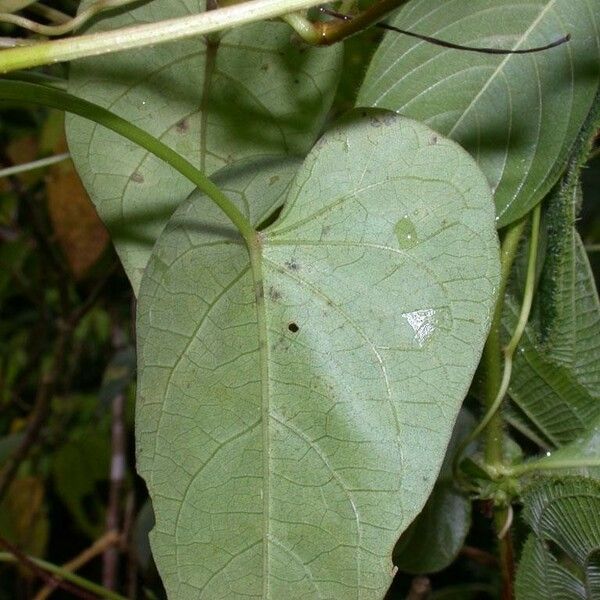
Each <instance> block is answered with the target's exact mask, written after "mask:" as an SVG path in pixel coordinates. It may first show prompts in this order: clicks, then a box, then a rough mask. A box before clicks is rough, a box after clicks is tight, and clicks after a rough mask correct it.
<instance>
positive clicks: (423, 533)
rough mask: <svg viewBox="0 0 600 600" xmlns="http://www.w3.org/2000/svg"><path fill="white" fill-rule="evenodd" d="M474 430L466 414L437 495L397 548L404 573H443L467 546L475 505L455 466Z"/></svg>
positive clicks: (457, 427)
mask: <svg viewBox="0 0 600 600" xmlns="http://www.w3.org/2000/svg"><path fill="white" fill-rule="evenodd" d="M474 426H475V420H474V419H473V417H472V416H471V414H469V413H468V412H466V411H465V410H462V411H461V412H460V414H459V415H458V419H457V421H456V424H455V426H454V431H453V432H452V438H451V439H450V443H449V444H448V450H447V451H446V458H445V459H444V463H443V464H442V468H441V470H440V474H439V476H438V478H437V481H436V482H435V486H434V487H433V491H432V492H431V495H430V496H429V499H428V500H427V503H426V504H425V506H424V507H423V510H422V511H421V513H420V514H419V516H418V517H417V518H416V519H415V520H414V521H413V522H412V523H411V524H410V527H409V528H408V529H407V530H406V531H405V532H404V533H403V534H402V535H401V536H400V539H399V540H398V543H397V544H396V547H395V548H394V564H395V565H397V566H398V568H399V569H401V570H402V571H406V572H407V573H415V574H421V573H435V572H437V571H441V570H442V569H445V568H446V567H448V566H449V565H450V564H451V563H452V562H453V561H454V559H455V558H456V556H457V555H458V553H459V552H460V549H461V548H462V547H463V545H464V543H465V538H466V537H467V533H468V532H469V529H470V528H471V502H470V499H469V496H468V494H466V493H465V492H464V491H463V490H461V489H460V488H459V487H458V486H457V484H456V482H455V481H454V477H453V473H452V464H453V462H454V460H455V458H456V452H457V451H458V448H459V445H460V443H461V442H462V440H463V439H465V438H466V437H467V435H468V434H469V433H470V432H471V431H472V430H473V428H474Z"/></svg>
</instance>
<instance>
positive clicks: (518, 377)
mask: <svg viewBox="0 0 600 600" xmlns="http://www.w3.org/2000/svg"><path fill="white" fill-rule="evenodd" d="M573 218H574V217H573ZM566 227H567V231H568V236H569V238H570V239H569V240H568V243H566V244H565V245H564V246H563V249H562V251H561V250H560V247H557V246H555V245H552V246H551V249H552V251H553V252H554V254H555V256H554V257H551V260H549V261H548V265H547V267H545V268H544V271H543V272H542V290H543V289H544V286H545V283H544V282H548V281H551V282H552V286H553V289H554V293H553V304H552V306H553V310H552V318H551V320H550V325H549V326H548V327H546V329H547V331H546V334H545V336H543V335H542V332H541V331H540V329H543V327H541V326H540V324H539V322H536V321H534V322H533V323H530V324H529V325H528V326H527V328H526V331H525V335H524V336H523V338H522V340H521V343H520V346H519V350H518V351H517V353H516V355H515V360H514V365H513V376H512V379H511V385H510V388H509V393H510V396H511V398H512V400H513V402H515V403H516V404H517V406H518V407H519V409H521V411H522V412H523V413H525V414H526V415H527V416H528V418H529V419H530V420H531V422H532V423H533V424H534V425H535V427H536V428H537V430H538V432H539V433H541V434H542V436H543V437H544V438H545V439H546V440H548V441H549V442H550V443H551V444H552V445H554V446H556V447H558V446H561V445H563V444H567V443H569V442H571V441H573V440H575V439H576V438H577V437H579V436H581V435H583V434H584V432H585V431H586V429H587V428H588V427H589V425H590V423H592V422H594V420H595V419H597V418H598V417H600V304H599V302H598V294H597V292H596V287H595V284H594V278H593V274H592V272H591V269H590V265H589V261H588V258H587V255H586V252H585V248H584V247H583V243H582V242H581V239H580V238H579V235H578V234H577V232H576V231H575V230H574V228H573V226H572V225H571V226H569V224H567V225H566ZM556 254H559V256H556ZM549 297H550V296H549V294H544V293H542V294H541V297H540V299H539V300H538V312H542V314H543V311H544V310H546V312H548V310H547V306H549V305H550V300H549ZM517 315H518V306H517V305H516V303H515V302H514V301H513V300H508V301H507V302H506V306H505V314H504V319H503V323H504V326H505V329H506V331H507V332H509V331H513V330H514V326H515V324H516V319H517ZM544 337H545V339H544Z"/></svg>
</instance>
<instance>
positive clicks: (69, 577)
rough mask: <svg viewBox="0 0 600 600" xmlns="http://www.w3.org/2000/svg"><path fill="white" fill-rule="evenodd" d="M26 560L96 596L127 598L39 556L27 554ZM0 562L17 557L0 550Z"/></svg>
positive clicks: (123, 599)
mask: <svg viewBox="0 0 600 600" xmlns="http://www.w3.org/2000/svg"><path fill="white" fill-rule="evenodd" d="M27 561H28V562H31V563H32V564H34V565H35V566H36V567H39V568H40V569H42V570H44V571H47V572H48V573H52V574H53V575H57V576H59V577H60V578H61V579H64V580H65V581H69V582H70V583H73V584H75V585H76V586H77V587H79V588H81V589H83V590H87V591H88V592H91V593H92V594H96V596H99V597H100V598H105V600H127V598H125V596H121V594H117V593H116V592H113V591H111V590H107V589H106V588H104V587H102V586H101V585H98V584H96V583H94V582H93V581H89V580H88V579H84V578H83V577H81V576H80V575H76V574H75V573H71V571H69V570H68V569H65V568H64V567H59V566H58V565H55V564H52V563H49V562H47V561H45V560H42V559H41V558H33V557H31V556H28V557H27ZM0 562H9V563H16V562H18V559H17V557H16V556H15V555H14V554H11V553H10V552H0Z"/></svg>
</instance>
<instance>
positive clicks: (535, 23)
mask: <svg viewBox="0 0 600 600" xmlns="http://www.w3.org/2000/svg"><path fill="white" fill-rule="evenodd" d="M555 3H556V0H550V2H548V4H546V6H544V8H543V9H542V10H541V11H540V14H539V15H538V16H537V18H536V19H535V20H534V21H533V23H532V24H531V25H530V26H529V27H528V28H527V30H526V31H525V32H524V33H523V35H522V36H521V37H520V38H519V40H518V41H517V42H516V43H515V45H514V46H513V47H512V50H517V49H518V48H519V47H520V46H521V44H523V42H525V41H526V40H527V38H528V37H529V35H530V34H531V33H532V32H533V31H534V30H535V28H536V27H537V26H538V25H539V24H540V22H541V21H542V19H543V18H544V17H545V15H546V12H547V11H548V10H550V9H551V8H552V7H553V6H554V4H555ZM511 58H514V55H512V54H507V55H506V56H505V57H504V58H503V59H502V61H501V62H500V64H499V65H498V66H497V67H496V69H495V70H494V72H493V73H492V74H491V76H490V77H489V78H488V80H487V81H486V82H485V85H483V87H482V88H481V90H479V92H478V93H477V95H476V96H475V97H474V98H473V100H471V102H470V103H469V105H468V106H467V108H466V109H465V110H464V111H463V112H462V114H461V115H460V117H459V118H458V120H457V121H456V123H455V124H454V125H453V126H452V129H451V130H450V131H449V132H448V134H447V136H448V137H452V135H453V133H454V132H455V131H456V128H457V127H459V126H460V124H461V123H462V121H463V119H464V118H465V116H466V115H467V114H468V113H469V112H470V111H471V109H472V108H473V106H475V104H476V103H477V101H478V100H479V98H481V96H482V95H483V94H484V93H485V92H486V90H487V89H488V87H489V86H490V85H491V84H492V82H493V81H494V79H495V78H496V77H497V76H498V74H499V73H500V72H501V71H502V70H503V69H504V66H505V65H506V64H507V63H508V61H509V60H510V59H511Z"/></svg>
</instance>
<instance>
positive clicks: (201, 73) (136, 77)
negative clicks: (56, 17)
mask: <svg viewBox="0 0 600 600" xmlns="http://www.w3.org/2000/svg"><path fill="white" fill-rule="evenodd" d="M93 1H94V0H87V1H86V2H83V3H82V8H85V7H86V6H89V5H90V4H92V2H93ZM205 4H206V3H205V1H204V0H194V1H193V2H184V1H183V0H169V2H153V3H146V4H144V5H142V6H139V7H138V8H136V9H134V10H130V11H128V12H124V13H123V14H121V15H117V16H113V17H111V18H108V19H103V20H102V21H100V23H99V24H98V25H96V26H94V27H93V28H92V29H91V31H103V30H107V29H114V28H116V27H123V26H127V25H131V24H134V23H149V22H153V21H157V20H160V19H169V18H174V17H178V16H183V15H186V14H189V13H190V12H201V11H203V10H204V8H205ZM341 59H342V53H341V47H340V46H338V47H334V48H331V49H328V50H322V49H310V48H308V47H306V46H302V45H298V44H296V45H294V44H290V30H289V27H288V26H287V25H285V24H283V23H259V24H256V25H251V26H247V27H244V28H237V29H233V30H231V31H229V32H227V33H225V34H223V35H222V36H214V37H211V38H210V39H204V38H200V39H198V38H194V39H191V40H188V41H184V42H179V43H177V44H169V45H166V46H156V47H153V48H149V49H144V50H140V51H136V52H128V53H125V54H119V55H117V56H107V57H98V58H91V59H86V60H83V61H81V62H78V63H75V64H74V65H73V68H72V71H71V76H70V78H69V91H71V92H72V93H74V94H76V95H78V96H80V97H82V98H85V99H87V100H91V101H92V102H95V103H97V104H99V105H101V106H103V107H107V108H109V109H110V110H112V111H114V112H115V113H117V114H118V115H120V116H122V117H124V118H125V119H127V120H128V121H131V122H133V123H135V124H136V125H138V126H139V127H141V128H143V129H144V130H146V131H148V132H149V133H151V134H152V135H154V136H155V137H157V138H159V139H160V140H162V141H163V142H164V143H165V144H167V145H168V146H170V147H172V148H173V149H174V150H176V151H177V152H178V153H180V154H181V155H183V156H185V157H186V158H188V159H189V160H191V161H193V162H194V164H196V165H197V166H198V168H200V169H201V170H202V171H203V172H205V173H206V174H207V175H210V174H211V173H213V172H214V171H216V170H217V169H219V168H220V167H223V166H225V165H227V164H230V163H232V162H235V161H238V160H240V159H242V158H246V157H261V156H265V155H274V154H284V155H285V154H291V155H303V154H304V153H306V152H307V151H308V149H309V148H310V147H311V146H312V144H313V143H314V141H315V139H316V137H317V135H318V133H319V130H320V128H321V127H322V124H323V121H324V119H325V115H326V114H327V111H328V110H329V107H330V106H331V101H332V100H333V94H334V91H335V86H336V83H337V81H338V78H339V67H340V66H341ZM67 132H68V137H69V146H70V149H71V152H72V154H73V157H74V160H75V164H76V165H77V169H78V172H79V175H80V176H81V178H82V180H83V182H84V183H85V185H86V187H87V190H88V192H89V194H90V196H91V197H92V200H93V201H94V204H95V205H96V208H97V210H98V212H99V213H100V215H101V217H102V219H103V220H104V222H105V223H106V224H107V226H108V227H109V229H110V230H111V232H112V235H113V242H114V243H115V245H116V247H117V251H118V253H119V257H120V258H121V261H122V262H123V265H124V268H125V270H126V272H127V274H128V276H129V278H130V280H131V282H132V285H133V288H134V290H135V291H136V292H137V290H138V288H139V284H140V280H141V278H142V274H143V271H144V268H145V266H146V264H147V262H148V259H149V257H150V252H151V250H152V246H153V244H154V241H155V240H156V238H157V236H158V234H159V233H160V232H161V231H162V229H163V227H164V226H165V224H166V223H167V221H168V220H169V217H170V216H171V214H172V212H173V210H174V209H175V208H176V207H177V206H178V205H179V204H180V203H181V202H182V201H183V200H185V198H186V197H187V196H188V195H189V194H190V193H191V192H192V191H193V189H194V185H193V184H192V183H190V181H188V180H187V179H185V178H184V177H182V176H181V175H180V174H179V173H176V172H174V171H173V169H172V168H170V167H169V166H168V165H165V164H163V163H162V162H160V161H158V160H157V159H156V158H155V157H154V156H153V155H152V154H150V153H148V152H147V151H146V150H144V149H142V148H140V147H138V146H135V145H134V144H126V143H124V142H123V141H122V139H120V138H118V137H116V136H115V134H114V133H112V132H109V131H107V130H105V129H103V128H98V127H97V125H95V124H94V123H91V122H90V121H87V120H84V119H80V118H70V119H68V122H67Z"/></svg>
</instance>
